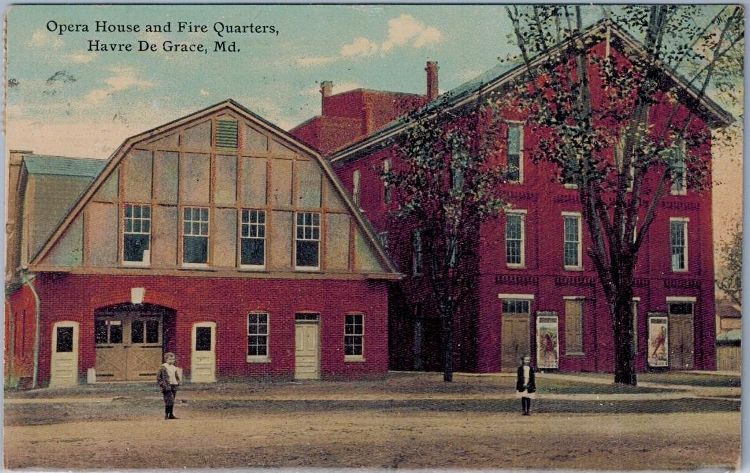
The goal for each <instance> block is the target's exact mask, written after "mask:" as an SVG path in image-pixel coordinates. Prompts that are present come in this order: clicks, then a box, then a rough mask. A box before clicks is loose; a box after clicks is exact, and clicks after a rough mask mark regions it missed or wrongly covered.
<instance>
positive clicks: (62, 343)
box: [55, 327, 73, 353]
mask: <svg viewBox="0 0 750 473" xmlns="http://www.w3.org/2000/svg"><path fill="white" fill-rule="evenodd" d="M55 351H56V352H57V353H71V352H72V351H73V327H57V346H56V347H55Z"/></svg>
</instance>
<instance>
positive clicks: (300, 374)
mask: <svg viewBox="0 0 750 473" xmlns="http://www.w3.org/2000/svg"><path fill="white" fill-rule="evenodd" d="M294 329H295V330H294V332H295V334H294V339H295V350H294V378H295V379H320V337H319V330H318V323H317V322H314V321H300V320H297V322H296V324H295V326H294Z"/></svg>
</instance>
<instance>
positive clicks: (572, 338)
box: [565, 298, 583, 355]
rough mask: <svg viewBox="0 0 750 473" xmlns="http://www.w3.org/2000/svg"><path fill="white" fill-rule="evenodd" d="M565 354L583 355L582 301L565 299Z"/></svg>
mask: <svg viewBox="0 0 750 473" xmlns="http://www.w3.org/2000/svg"><path fill="white" fill-rule="evenodd" d="M565 353H566V354H567V355H582V354H583V299H582V298H569V299H565Z"/></svg>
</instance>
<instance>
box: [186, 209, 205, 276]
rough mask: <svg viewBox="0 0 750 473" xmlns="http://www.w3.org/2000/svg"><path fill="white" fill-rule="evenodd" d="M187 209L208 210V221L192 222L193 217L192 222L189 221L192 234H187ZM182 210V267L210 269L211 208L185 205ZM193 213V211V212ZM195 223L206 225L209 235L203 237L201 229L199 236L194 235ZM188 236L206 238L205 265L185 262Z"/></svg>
mask: <svg viewBox="0 0 750 473" xmlns="http://www.w3.org/2000/svg"><path fill="white" fill-rule="evenodd" d="M185 209H199V210H203V209H206V211H207V215H208V220H206V221H205V222H204V221H203V220H202V219H201V220H192V217H191V220H189V221H190V222H191V232H190V233H185V222H186V221H187V220H185ZM180 210H181V212H180V217H181V218H180V223H181V225H180V233H181V236H182V267H183V268H207V267H208V263H209V262H210V261H211V209H210V208H209V207H205V206H200V205H197V206H194V205H185V206H183V207H182V208H181V209H180ZM191 213H192V211H191ZM193 222H197V223H198V224H199V226H200V224H202V223H206V228H207V233H206V234H205V235H202V234H201V233H202V231H200V229H199V232H198V233H199V234H198V235H193V233H192V223H193ZM186 236H197V237H206V262H205V263H186V262H185V237H186Z"/></svg>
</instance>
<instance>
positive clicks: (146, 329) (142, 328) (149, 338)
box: [130, 319, 159, 343]
mask: <svg viewBox="0 0 750 473" xmlns="http://www.w3.org/2000/svg"><path fill="white" fill-rule="evenodd" d="M130 341H131V342H132V343H159V321H158V320H154V319H152V320H134V321H133V323H132V324H131V325H130Z"/></svg>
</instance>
